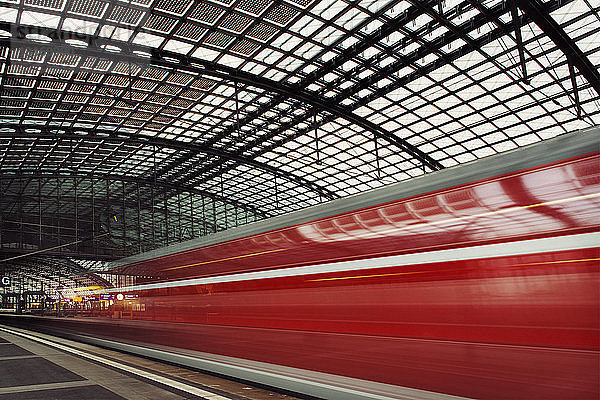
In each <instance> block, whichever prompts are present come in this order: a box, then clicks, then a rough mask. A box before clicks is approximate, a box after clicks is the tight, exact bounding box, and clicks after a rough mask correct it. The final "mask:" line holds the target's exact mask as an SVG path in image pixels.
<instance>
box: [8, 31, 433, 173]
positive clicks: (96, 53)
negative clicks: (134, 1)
mask: <svg viewBox="0 0 600 400" xmlns="http://www.w3.org/2000/svg"><path fill="white" fill-rule="evenodd" d="M0 29H3V30H6V31H8V32H11V33H12V37H10V38H2V39H0V47H7V48H11V47H28V48H35V49H36V50H48V51H56V50H59V51H63V52H65V51H66V52H71V53H75V54H79V55H85V56H92V57H100V58H105V59H110V60H115V61H116V60H120V61H125V62H130V63H135V62H138V63H142V64H148V63H149V64H152V65H158V66H162V67H166V68H172V69H177V70H181V71H186V72H191V73H193V74H196V75H198V76H212V77H218V78H221V79H225V80H230V81H234V82H238V83H243V84H245V85H249V86H253V87H258V88H261V89H264V90H267V91H269V92H275V93H279V94H282V95H284V96H286V97H290V98H293V99H296V100H299V101H301V102H303V103H306V104H310V105H312V106H313V107H316V108H318V109H319V110H323V111H326V112H329V113H331V114H334V115H336V116H337V117H340V118H343V119H345V120H347V121H348V122H350V123H352V124H355V125H357V126H359V127H361V128H363V129H365V130H367V131H369V132H372V133H373V134H374V135H375V136H377V137H379V138H381V139H383V140H385V141H387V142H389V143H391V144H394V145H395V146H397V147H398V148H400V149H402V150H403V151H406V152H407V153H409V154H410V155H411V156H412V157H414V158H416V159H418V160H420V161H421V162H422V163H423V164H425V165H427V166H428V167H429V168H431V169H432V170H434V171H435V170H440V169H443V168H444V167H443V166H442V164H441V163H439V162H438V161H437V160H435V159H433V158H432V157H430V156H429V155H428V154H427V153H425V152H423V151H421V150H419V149H418V148H417V147H416V146H413V145H411V144H410V143H408V142H406V141H405V140H404V139H401V138H399V137H398V136H396V135H394V134H393V133H391V132H389V131H387V130H386V129H384V128H382V127H381V126H379V125H377V124H375V123H373V122H371V121H369V120H368V119H366V118H363V117H361V116H359V115H356V114H354V113H353V112H352V110H351V109H349V108H348V107H346V106H342V105H340V104H336V103H334V102H332V101H331V100H330V99H326V98H323V97H321V96H319V95H318V94H317V93H315V92H312V91H309V90H305V89H301V88H300V87H298V86H296V85H293V84H288V83H284V82H277V81H273V80H271V79H268V78H264V77H261V76H258V75H254V74H251V73H248V72H245V71H241V70H238V69H235V68H232V67H228V66H225V65H221V64H217V63H215V62H209V61H206V60H202V59H197V58H193V57H188V56H184V55H181V54H179V53H175V52H169V51H165V50H158V49H155V48H148V47H144V46H139V45H131V44H130V45H128V46H127V48H122V49H121V52H119V53H116V52H108V51H106V50H104V49H101V48H100V47H99V46H100V45H102V44H110V45H112V46H115V45H118V44H119V43H117V42H114V41H110V40H107V39H103V38H99V37H94V36H91V35H87V34H82V33H75V32H65V31H60V30H56V29H52V28H44V27H36V26H25V25H17V24H14V23H9V22H2V23H0ZM30 33H36V34H41V35H44V36H48V37H49V38H51V39H52V42H50V43H39V42H34V41H31V40H27V39H25V37H26V36H27V35H28V34H30ZM67 39H77V40H82V41H85V42H86V43H88V47H86V48H75V47H73V46H70V45H68V44H66V43H65V40H67ZM124 47H125V46H124ZM136 50H138V51H144V52H146V53H150V54H151V55H152V57H151V58H150V59H148V58H143V57H140V56H138V55H135V54H134V53H132V52H133V51H136ZM176 61H177V62H176Z"/></svg>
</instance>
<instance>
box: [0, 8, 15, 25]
mask: <svg viewBox="0 0 600 400" xmlns="http://www.w3.org/2000/svg"><path fill="white" fill-rule="evenodd" d="M17 16H18V10H16V9H14V8H6V7H0V21H4V22H16V21H17Z"/></svg>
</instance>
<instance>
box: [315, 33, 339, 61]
mask: <svg viewBox="0 0 600 400" xmlns="http://www.w3.org/2000/svg"><path fill="white" fill-rule="evenodd" d="M343 36H344V32H342V31H341V30H339V29H337V28H335V27H334V26H331V25H330V26H327V27H325V28H324V29H323V30H322V31H320V32H319V33H317V34H316V35H315V36H314V40H315V41H318V42H320V43H322V44H324V45H325V46H330V45H332V44H333V43H335V42H336V41H338V40H339V39H340V38H342V37H343ZM332 56H335V53H332ZM325 61H327V60H325Z"/></svg>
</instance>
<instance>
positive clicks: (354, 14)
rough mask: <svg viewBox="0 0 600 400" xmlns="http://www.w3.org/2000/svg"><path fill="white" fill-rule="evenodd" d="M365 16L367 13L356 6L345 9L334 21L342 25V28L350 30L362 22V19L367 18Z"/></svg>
mask: <svg viewBox="0 0 600 400" xmlns="http://www.w3.org/2000/svg"><path fill="white" fill-rule="evenodd" d="M367 17H368V15H367V14H365V13H364V12H362V11H360V10H358V9H356V8H351V9H350V10H348V11H346V12H345V13H344V14H343V15H341V16H340V17H338V18H337V20H336V21H335V22H336V24H338V25H340V26H342V27H343V28H344V29H346V30H349V31H351V30H353V29H354V28H356V27H357V26H359V25H360V24H362V23H363V21H365V20H366V19H367Z"/></svg>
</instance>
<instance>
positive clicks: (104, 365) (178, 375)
mask: <svg viewBox="0 0 600 400" xmlns="http://www.w3.org/2000/svg"><path fill="white" fill-rule="evenodd" d="M4 399H6V400H8V399H11V400H26V399H27V400H29V399H57V400H71V399H73V400H75V399H76V400H82V399H83V400H120V399H130V400H142V399H144V400H145V399H152V400H157V399H165V400H170V399H173V400H176V399H206V400H266V399H269V400H283V399H285V400H293V399H296V398H295V397H292V396H289V395H286V394H282V393H275V392H271V391H269V390H265V389H262V388H256V387H252V386H248V385H246V384H244V383H241V382H236V381H229V380H227V379H223V378H220V377H215V376H212V375H207V374H203V373H201V372H198V371H193V370H189V369H185V368H180V367H177V366H174V365H170V364H164V363H160V362H157V361H153V360H149V359H145V358H141V357H136V356H133V355H129V354H123V353H119V352H116V351H112V350H107V349H103V348H100V347H96V346H91V345H88V344H83V343H79V342H74V341H71V340H66V339H62V338H57V337H55V336H49V335H45V334H41V333H37V332H30V331H25V330H22V329H17V328H13V327H8V326H4V325H0V400H4Z"/></svg>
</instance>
